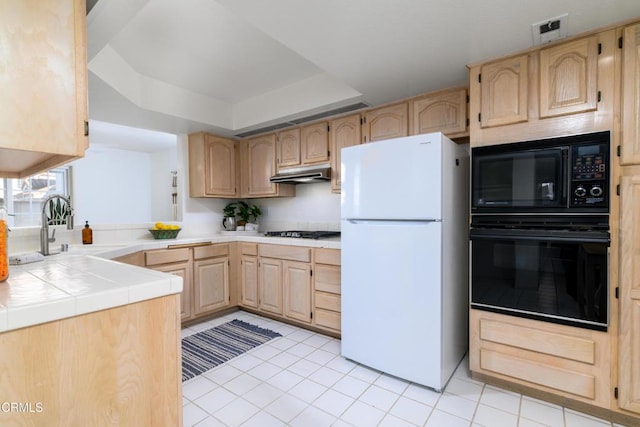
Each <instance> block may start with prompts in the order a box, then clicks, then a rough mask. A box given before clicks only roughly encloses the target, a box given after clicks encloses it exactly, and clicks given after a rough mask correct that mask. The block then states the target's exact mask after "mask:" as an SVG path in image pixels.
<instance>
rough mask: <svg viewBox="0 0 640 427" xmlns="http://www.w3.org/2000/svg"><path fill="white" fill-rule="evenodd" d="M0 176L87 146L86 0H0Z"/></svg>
mask: <svg viewBox="0 0 640 427" xmlns="http://www.w3.org/2000/svg"><path fill="white" fill-rule="evenodd" d="M0 9H1V10H2V13H0V46H2V55H1V56H2V63H3V64H7V66H2V67H0V93H1V94H2V96H0V111H2V113H1V114H0V176H3V177H14V178H19V177H25V176H29V175H33V174H35V173H38V172H42V171H45V170H48V169H51V168H53V167H56V166H59V165H61V164H63V163H66V162H68V161H70V160H73V159H75V158H78V157H82V156H83V155H84V152H85V150H86V149H87V147H88V146H89V138H88V136H87V135H88V120H89V116H88V113H87V53H86V51H87V41H86V5H85V0H51V1H47V3H46V7H44V6H43V7H35V5H34V4H30V3H26V2H20V1H12V0H0Z"/></svg>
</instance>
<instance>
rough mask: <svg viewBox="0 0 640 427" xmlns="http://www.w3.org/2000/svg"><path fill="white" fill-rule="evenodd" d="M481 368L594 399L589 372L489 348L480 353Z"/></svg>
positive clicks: (593, 389)
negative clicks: (538, 361)
mask: <svg viewBox="0 0 640 427" xmlns="http://www.w3.org/2000/svg"><path fill="white" fill-rule="evenodd" d="M480 368H482V369H485V370H487V371H491V372H496V373H499V374H502V375H506V376H509V377H512V378H517V379H520V380H523V381H527V382H530V383H534V384H539V385H542V386H545V387H550V388H553V389H556V390H561V391H565V392H569V393H572V394H575V395H578V396H582V397H586V398H588V399H595V395H596V378H595V376H594V375H592V374H589V373H584V372H576V371H572V370H570V369H566V368H562V367H556V366H552V365H548V364H544V363H537V362H535V361H532V360H527V359H522V358H519V357H515V356H513V355H510V354H504V353H500V352H497V351H493V350H487V349H481V350H480Z"/></svg>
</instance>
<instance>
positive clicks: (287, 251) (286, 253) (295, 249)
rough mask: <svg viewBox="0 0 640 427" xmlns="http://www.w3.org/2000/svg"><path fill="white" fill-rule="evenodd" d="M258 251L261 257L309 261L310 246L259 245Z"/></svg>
mask: <svg viewBox="0 0 640 427" xmlns="http://www.w3.org/2000/svg"><path fill="white" fill-rule="evenodd" d="M258 253H259V254H260V256H262V257H268V258H278V259H288V260H292V261H303V262H310V261H311V248H305V247H302V246H286V245H259V246H258Z"/></svg>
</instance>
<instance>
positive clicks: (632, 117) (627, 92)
mask: <svg viewBox="0 0 640 427" xmlns="http://www.w3.org/2000/svg"><path fill="white" fill-rule="evenodd" d="M622 102H623V105H622V108H623V111H622V135H623V139H622V152H621V153H620V154H621V160H620V162H621V163H622V164H623V165H630V164H636V165H637V164H640V24H636V25H633V26H631V27H627V28H625V30H624V53H623V62H622Z"/></svg>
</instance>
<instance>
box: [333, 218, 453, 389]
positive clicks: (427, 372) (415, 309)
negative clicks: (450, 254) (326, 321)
mask: <svg viewBox="0 0 640 427" xmlns="http://www.w3.org/2000/svg"><path fill="white" fill-rule="evenodd" d="M441 230H442V224H441V223H440V222H409V221H349V220H343V221H342V355H343V356H344V357H346V358H348V359H351V360H354V361H356V362H359V363H362V364H364V365H367V366H370V367H372V368H374V369H378V370H381V371H383V372H386V373H388V374H391V375H394V376H397V377H400V378H404V379H407V380H409V381H413V382H416V383H418V384H423V385H425V386H428V387H433V388H435V389H437V390H440V389H441V388H442V387H443V386H444V384H443V381H444V380H443V374H442V360H441V340H442V337H441V335H442V334H441V323H442V322H441V282H442V277H441V276H442V274H441V249H440V244H441Z"/></svg>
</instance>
